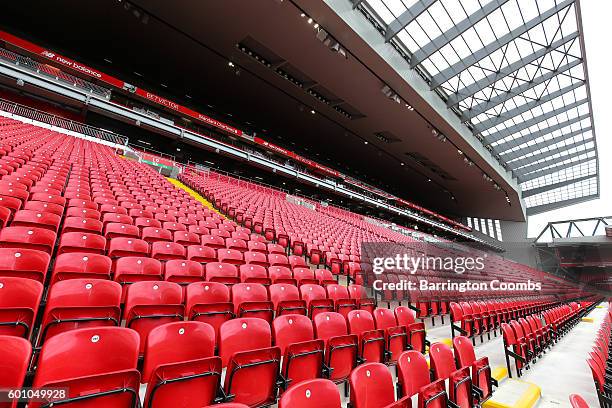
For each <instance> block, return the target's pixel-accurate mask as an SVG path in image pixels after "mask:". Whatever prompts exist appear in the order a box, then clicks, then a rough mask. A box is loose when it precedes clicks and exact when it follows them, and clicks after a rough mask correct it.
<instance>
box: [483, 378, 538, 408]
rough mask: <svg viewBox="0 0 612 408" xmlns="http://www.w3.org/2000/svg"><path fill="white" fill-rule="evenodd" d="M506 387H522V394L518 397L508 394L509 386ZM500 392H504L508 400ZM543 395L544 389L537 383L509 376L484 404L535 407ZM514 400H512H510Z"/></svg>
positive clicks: (488, 406) (506, 407)
mask: <svg viewBox="0 0 612 408" xmlns="http://www.w3.org/2000/svg"><path fill="white" fill-rule="evenodd" d="M504 387H520V388H522V390H521V394H520V396H518V397H514V398H513V396H512V395H508V393H507V392H506V393H505V391H507V388H506V389H504ZM500 394H504V396H503V397H505V399H506V401H503V399H504V398H503V397H500ZM541 396H542V389H541V388H540V387H539V386H537V385H536V384H533V383H529V382H526V381H521V380H516V379H514V378H509V379H508V380H506V381H504V384H503V385H502V386H500V387H499V388H498V389H497V390H496V391H495V392H494V393H493V396H492V397H491V398H490V399H488V400H487V401H485V402H484V404H482V407H483V408H532V407H534V406H535V405H536V404H537V403H538V401H539V400H540V397H541ZM508 400H512V402H508Z"/></svg>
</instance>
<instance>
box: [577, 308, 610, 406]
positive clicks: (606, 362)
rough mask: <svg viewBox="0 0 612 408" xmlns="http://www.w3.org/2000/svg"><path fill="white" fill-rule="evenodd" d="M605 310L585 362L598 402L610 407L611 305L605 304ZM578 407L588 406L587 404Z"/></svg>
mask: <svg viewBox="0 0 612 408" xmlns="http://www.w3.org/2000/svg"><path fill="white" fill-rule="evenodd" d="M606 307H607V311H606V315H605V317H604V319H603V322H602V324H601V327H600V328H599V330H598V332H597V336H596V337H595V344H594V345H593V349H592V350H591V351H590V352H589V357H588V358H587V364H588V365H589V368H590V369H591V374H592V375H593V381H594V383H595V389H596V391H597V397H598V399H599V404H600V405H601V406H602V407H612V381H611V380H610V375H611V373H612V355H611V353H610V341H611V340H612V306H611V305H610V303H609V302H608V303H607V304H606ZM576 407H578V408H583V407H588V405H586V403H585V405H583V406H579V405H576Z"/></svg>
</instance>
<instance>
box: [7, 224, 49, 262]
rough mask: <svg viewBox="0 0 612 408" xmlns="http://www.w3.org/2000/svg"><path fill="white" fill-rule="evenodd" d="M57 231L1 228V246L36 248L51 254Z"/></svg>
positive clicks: (30, 228)
mask: <svg viewBox="0 0 612 408" xmlns="http://www.w3.org/2000/svg"><path fill="white" fill-rule="evenodd" d="M55 237H56V236H55V233H54V232H53V231H49V230H48V229H44V228H32V227H5V228H3V229H2V230H0V248H23V249H36V250H38V251H43V252H46V253H48V254H49V255H51V253H52V252H53V247H54V246H55Z"/></svg>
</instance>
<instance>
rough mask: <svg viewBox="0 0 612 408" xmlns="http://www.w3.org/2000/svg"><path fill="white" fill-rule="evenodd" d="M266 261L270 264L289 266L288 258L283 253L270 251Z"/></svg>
mask: <svg viewBox="0 0 612 408" xmlns="http://www.w3.org/2000/svg"><path fill="white" fill-rule="evenodd" d="M268 263H269V264H270V266H284V267H286V268H289V266H290V265H289V260H288V259H287V257H286V256H285V255H284V254H278V253H270V254H268Z"/></svg>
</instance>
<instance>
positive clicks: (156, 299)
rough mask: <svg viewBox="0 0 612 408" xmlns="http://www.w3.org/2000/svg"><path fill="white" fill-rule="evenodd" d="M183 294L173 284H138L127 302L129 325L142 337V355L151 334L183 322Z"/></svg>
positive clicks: (135, 284) (128, 296) (126, 318)
mask: <svg viewBox="0 0 612 408" xmlns="http://www.w3.org/2000/svg"><path fill="white" fill-rule="evenodd" d="M183 315H184V306H183V291H182V290H181V287H180V286H179V285H177V284H176V283H173V282H164V281H151V282H136V283H133V284H132V285H130V287H129V288H128V291H127V297H126V300H125V312H124V317H125V324H126V327H128V328H130V329H134V330H136V331H137V332H138V334H139V335H140V353H141V354H142V352H143V351H144V345H145V341H146V338H147V335H148V334H149V332H150V331H151V330H152V329H153V328H154V327H157V326H160V325H162V324H164V323H169V322H173V321H179V320H183Z"/></svg>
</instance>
